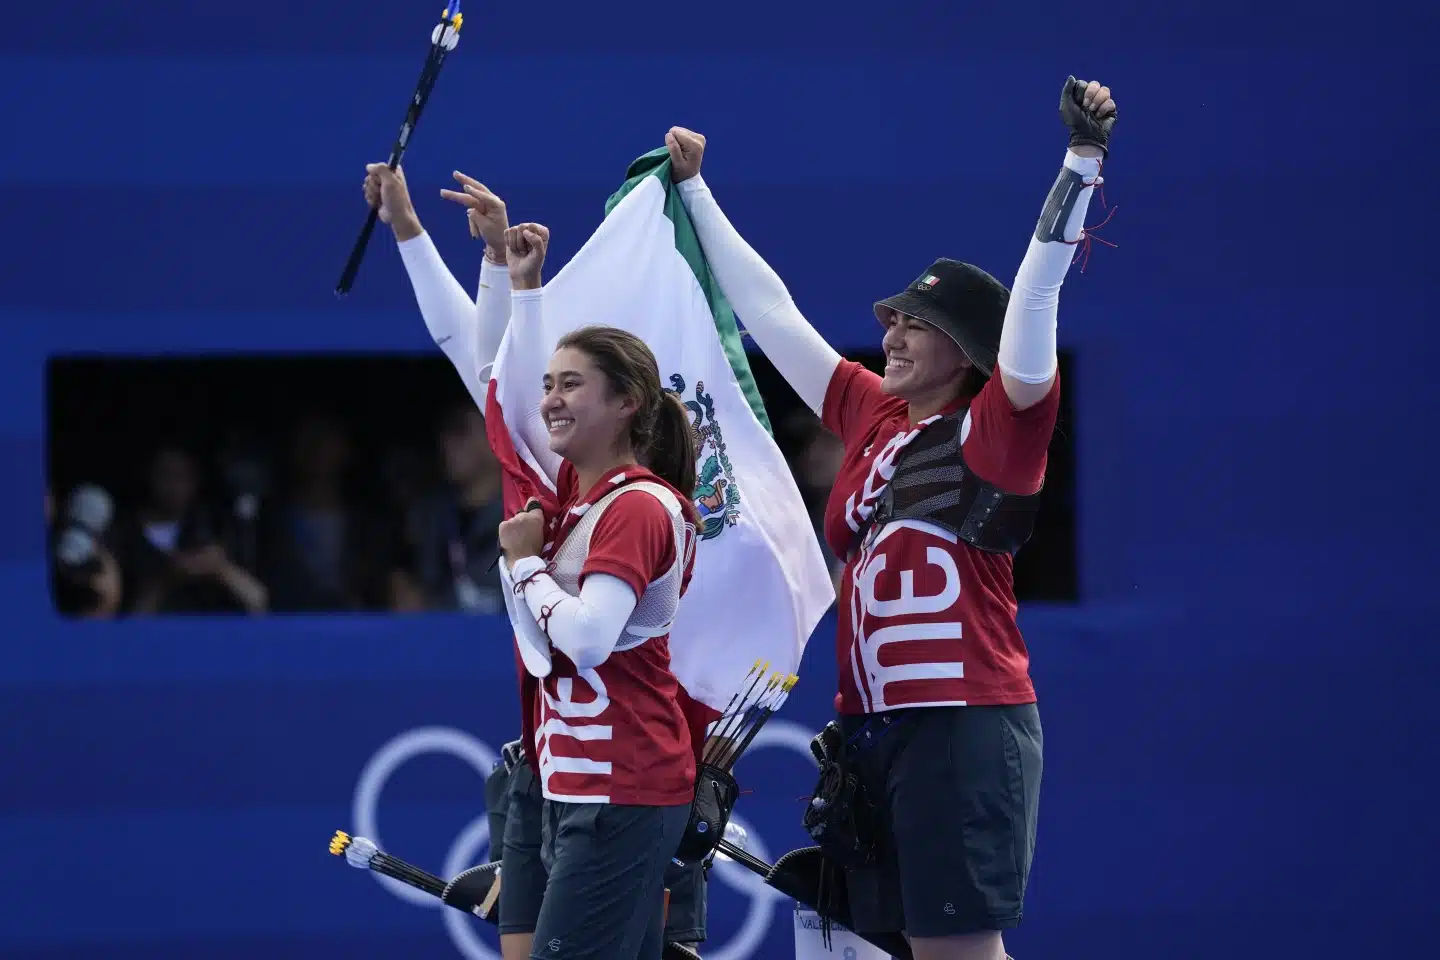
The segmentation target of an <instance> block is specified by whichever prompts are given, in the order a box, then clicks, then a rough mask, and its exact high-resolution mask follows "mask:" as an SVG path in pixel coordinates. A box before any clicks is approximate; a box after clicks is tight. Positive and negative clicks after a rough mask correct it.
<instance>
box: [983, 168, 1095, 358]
mask: <svg viewBox="0 0 1440 960" xmlns="http://www.w3.org/2000/svg"><path fill="white" fill-rule="evenodd" d="M1099 174H1100V160H1099V159H1098V158H1093V157H1082V156H1079V155H1078V154H1076V153H1075V152H1074V151H1067V152H1066V154H1065V164H1064V167H1063V168H1062V169H1061V171H1060V175H1059V176H1058V177H1057V178H1056V180H1055V184H1054V186H1053V187H1052V188H1051V190H1050V195H1049V197H1048V199H1047V200H1046V202H1045V209H1044V210H1043V211H1042V212H1041V215H1040V220H1039V222H1038V223H1037V224H1036V226H1035V233H1034V235H1033V236H1032V237H1031V238H1030V247H1029V249H1028V250H1026V252H1025V259H1024V260H1023V261H1021V263H1020V269H1019V271H1018V272H1017V273H1016V275H1015V284H1014V287H1013V288H1012V289H1011V291H1010V304H1009V306H1008V307H1007V308H1006V310H1005V326H1004V327H1003V328H1002V330H1001V333H1000V354H999V367H1000V371H1001V373H1003V374H1004V375H1006V376H1007V377H1010V378H1012V379H1014V380H1018V381H1020V382H1022V383H1026V384H1045V383H1048V382H1049V381H1050V379H1051V378H1052V377H1054V376H1055V368H1056V364H1057V359H1056V349H1055V343H1056V340H1055V331H1056V317H1057V315H1058V311H1059V304H1060V286H1061V284H1063V283H1064V282H1065V274H1066V273H1067V272H1068V271H1069V269H1070V262H1071V261H1072V260H1073V259H1074V257H1075V246H1074V244H1075V242H1076V241H1078V240H1079V239H1080V234H1081V231H1082V230H1083V229H1084V225H1085V213H1086V211H1087V210H1088V209H1089V207H1090V197H1091V195H1092V194H1093V193H1094V192H1095V190H1094V184H1095V183H1096V181H1097V179H1098V177H1099Z"/></svg>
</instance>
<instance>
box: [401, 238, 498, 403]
mask: <svg viewBox="0 0 1440 960" xmlns="http://www.w3.org/2000/svg"><path fill="white" fill-rule="evenodd" d="M399 247H400V259H401V260H402V261H404V263H405V272H406V273H407V274H409V275H410V287H411V289H412V290H414V291H415V302H416V303H417V304H419V306H420V315H421V316H422V317H424V318H425V328H426V329H427V330H429V331H430V338H431V339H432V340H434V341H435V346H437V347H439V348H440V349H441V350H442V351H444V353H445V356H446V357H447V358H448V359H449V360H450V363H451V364H452V365H453V366H454V367H455V371H456V372H457V373H459V374H460V379H461V380H462V381H463V382H464V384H465V389H466V390H468V391H469V393H470V396H471V398H473V399H474V401H475V403H476V405H477V406H479V407H480V409H481V410H482V411H483V410H484V409H485V382H484V380H482V379H480V377H479V371H478V368H477V366H476V362H475V360H476V352H475V351H476V332H477V331H476V322H475V303H474V302H473V301H472V300H471V299H470V295H469V294H467V293H466V292H465V288H464V287H462V286H460V282H459V281H458V280H456V279H455V277H454V275H452V274H451V273H450V268H449V267H447V266H445V261H444V260H442V259H441V258H440V251H439V250H436V249H435V242H434V241H433V240H431V239H430V234H428V233H422V234H420V235H419V236H418V237H412V238H410V239H409V240H405V241H402V242H401V243H400V244H399ZM501 332H502V333H503V332H504V331H503V330H502V331H501ZM497 343H498V341H497ZM492 362H493V357H492Z"/></svg>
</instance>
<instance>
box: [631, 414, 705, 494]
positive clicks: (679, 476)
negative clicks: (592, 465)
mask: <svg viewBox="0 0 1440 960" xmlns="http://www.w3.org/2000/svg"><path fill="white" fill-rule="evenodd" d="M695 446H696V443H695V428H694V427H693V426H692V425H691V423H690V411H689V410H687V409H685V404H683V403H681V402H680V398H679V397H677V396H675V394H673V393H665V392H663V391H662V392H661V394H660V407H659V409H658V410H657V411H656V415H655V429H654V432H653V433H651V435H650V444H649V446H648V448H647V449H645V450H644V451H643V454H642V455H643V457H644V460H645V465H646V466H647V467H649V468H650V470H651V471H652V472H653V473H654V474H655V475H656V476H657V477H659V478H660V479H662V480H664V481H665V482H666V483H668V484H670V486H672V487H674V488H675V489H676V490H679V491H680V493H681V494H682V495H684V496H686V497H690V496H692V495H693V494H694V493H695V457H696V450H695Z"/></svg>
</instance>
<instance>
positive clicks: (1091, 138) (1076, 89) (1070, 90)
mask: <svg viewBox="0 0 1440 960" xmlns="http://www.w3.org/2000/svg"><path fill="white" fill-rule="evenodd" d="M1087 86H1089V81H1087V80H1076V79H1075V78H1074V77H1070V78H1068V79H1067V80H1066V81H1065V88H1064V89H1063V90H1061V91H1060V119H1061V120H1063V121H1065V126H1067V127H1069V128H1070V146H1072V147H1078V146H1080V145H1081V144H1087V145H1089V146H1092V147H1099V148H1100V149H1101V150H1104V151H1105V152H1106V153H1109V152H1110V128H1111V127H1113V126H1115V116H1116V114H1114V113H1112V114H1110V115H1109V116H1107V117H1104V118H1103V119H1102V118H1100V117H1097V116H1095V111H1094V110H1093V109H1090V108H1087V107H1085V106H1082V104H1083V103H1084V102H1085V88H1086V87H1087Z"/></svg>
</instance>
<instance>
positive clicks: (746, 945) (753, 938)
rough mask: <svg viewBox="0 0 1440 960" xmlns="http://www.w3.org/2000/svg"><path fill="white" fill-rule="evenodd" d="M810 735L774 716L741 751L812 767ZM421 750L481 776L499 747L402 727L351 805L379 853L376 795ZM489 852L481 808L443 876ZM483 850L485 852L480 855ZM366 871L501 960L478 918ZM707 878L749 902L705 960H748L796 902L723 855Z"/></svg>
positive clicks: (470, 947)
mask: <svg viewBox="0 0 1440 960" xmlns="http://www.w3.org/2000/svg"><path fill="white" fill-rule="evenodd" d="M814 737H815V733H814V731H811V730H807V729H806V728H805V727H803V726H801V725H800V724H798V723H793V722H791V721H788V720H781V719H779V718H776V719H772V720H771V721H770V722H769V723H767V724H766V725H765V726H764V727H762V728H761V730H760V732H759V733H758V734H757V735H756V737H755V740H754V742H753V743H751V744H750V747H749V749H748V750H746V753H747V754H748V753H750V752H751V751H754V750H763V749H765V748H767V747H780V748H783V749H786V750H791V751H794V752H795V753H797V754H799V755H800V756H801V757H802V758H803V759H804V762H805V763H806V764H807V765H808V766H811V767H813V766H814V763H815V760H814V758H813V757H812V756H811V754H810V741H811V740H812V739H814ZM426 754H442V755H445V756H452V757H456V758H458V759H460V760H464V761H465V762H466V763H468V764H470V766H471V767H472V768H473V769H474V770H475V772H476V773H477V774H479V776H480V779H481V780H482V781H483V780H484V779H485V778H486V777H488V776H489V775H490V772H491V770H493V769H494V767H495V760H496V758H497V755H496V752H495V751H494V750H493V749H491V747H490V746H489V745H488V744H486V743H485V742H484V741H482V740H480V739H478V738H476V737H474V736H472V735H471V734H468V733H466V732H464V731H463V730H457V729H455V728H454V727H417V728H416V729H414V730H407V731H406V732H405V733H402V734H400V735H399V736H397V737H395V738H394V739H392V740H390V741H389V742H388V743H386V744H385V745H384V746H382V747H381V748H380V749H379V750H377V751H376V752H375V755H374V756H373V757H371V758H370V760H369V762H367V763H366V764H365V767H364V769H362V770H361V771H360V779H359V780H358V781H357V782H356V784H355V798H354V801H353V803H352V805H351V810H350V817H351V822H352V823H353V824H354V833H355V835H356V836H362V837H368V838H369V839H371V840H373V841H374V842H375V844H376V846H378V847H379V848H380V849H381V850H384V849H385V844H384V842H383V841H382V840H381V834H380V827H379V810H378V808H379V804H380V794H381V793H382V792H383V791H384V789H385V786H386V784H388V783H389V782H390V778H391V777H392V776H394V774H395V772H396V771H397V770H398V769H399V768H400V767H402V766H403V765H404V764H405V763H406V762H407V761H410V760H413V759H414V758H416V757H419V756H424V755H426ZM731 819H732V820H734V821H735V822H736V823H737V824H739V825H740V826H741V827H743V828H744V829H745V832H746V834H747V835H748V839H747V842H746V849H747V850H748V851H749V852H750V853H753V854H754V855H755V856H757V857H759V858H760V859H762V860H765V861H767V862H773V861H772V859H771V857H772V853H771V851H770V850H769V849H768V847H767V846H766V844H765V841H764V840H763V839H761V837H760V835H759V833H758V832H757V831H756V830H755V828H754V827H753V826H752V825H751V824H750V823H749V822H748V821H746V820H745V819H744V818H743V817H742V816H740V815H739V814H738V813H737V814H734V815H733V816H732V817H731ZM489 849H490V822H489V818H488V817H487V816H486V814H485V813H484V812H483V811H482V812H481V813H480V815H479V816H478V817H476V818H475V819H474V820H472V821H471V822H470V823H469V824H467V825H466V826H465V827H464V829H462V830H461V831H460V833H459V834H458V835H457V836H456V837H455V840H454V841H453V842H452V843H451V844H450V850H449V852H448V853H447V854H446V855H445V865H444V875H445V876H446V877H453V876H455V875H456V874H457V873H459V872H461V871H462V870H465V869H467V868H469V867H472V866H474V865H475V864H477V863H484V862H485V861H486V860H487V859H489V857H488V853H489ZM482 852H483V853H485V854H487V856H482V855H481V854H482ZM371 876H373V877H374V878H375V879H376V881H377V882H379V884H380V885H381V886H383V887H385V888H386V889H388V890H389V891H390V892H391V893H393V894H395V896H397V897H399V898H400V899H401V900H404V901H405V902H407V903H412V904H414V905H416V906H419V907H425V908H428V909H438V910H441V911H442V916H443V918H444V922H445V929H446V931H447V932H448V933H449V934H450V940H451V942H452V943H454V944H455V948H456V949H457V950H459V951H460V954H461V955H462V956H464V957H466V958H467V960H500V956H499V954H497V953H496V952H495V951H494V950H492V949H491V948H490V946H489V945H488V944H487V943H485V941H484V940H482V939H480V936H479V935H478V934H477V933H476V923H478V921H475V920H472V919H471V918H469V917H468V916H466V914H464V913H463V912H461V911H459V910H454V909H449V908H446V907H445V906H444V905H443V904H442V903H441V902H440V901H439V899H437V898H435V897H432V896H430V895H429V894H428V893H424V892H422V891H420V890H416V889H415V888H414V887H410V886H408V885H406V884H403V883H401V882H400V881H398V880H395V879H392V878H391V877H386V876H382V875H381V874H378V873H373V872H372V873H371ZM711 876H712V877H718V878H719V879H720V880H721V882H723V883H724V884H725V885H726V886H728V887H730V888H731V889H732V890H734V891H736V892H737V893H740V894H742V895H744V896H747V897H749V900H750V903H749V907H748V908H747V909H746V912H745V920H744V922H743V923H741V925H740V929H739V930H738V931H737V932H736V933H735V935H734V936H733V937H732V938H731V939H730V940H729V941H727V942H726V943H724V944H715V943H714V941H713V940H707V941H706V942H705V954H704V955H705V960H749V958H751V957H752V956H753V955H754V953H755V950H756V949H757V948H758V947H759V946H760V943H761V942H762V941H763V940H764V939H765V934H766V933H767V932H768V931H769V929H770V924H771V923H772V922H773V921H774V919H775V906H776V905H777V904H783V905H784V906H785V908H786V909H785V911H782V914H781V915H782V916H784V917H786V918H787V919H788V918H789V916H790V913H789V911H790V910H793V904H792V903H791V901H790V900H789V899H788V898H786V897H785V896H784V895H783V894H781V893H779V892H778V891H776V890H775V889H774V888H773V887H767V886H766V885H765V881H764V880H762V879H760V877H758V876H756V875H755V874H754V873H751V872H750V871H749V870H747V869H745V868H744V867H742V866H740V865H738V864H735V863H731V862H730V861H729V860H727V859H725V858H723V857H717V858H716V860H715V866H714V869H713V870H712V871H711Z"/></svg>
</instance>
